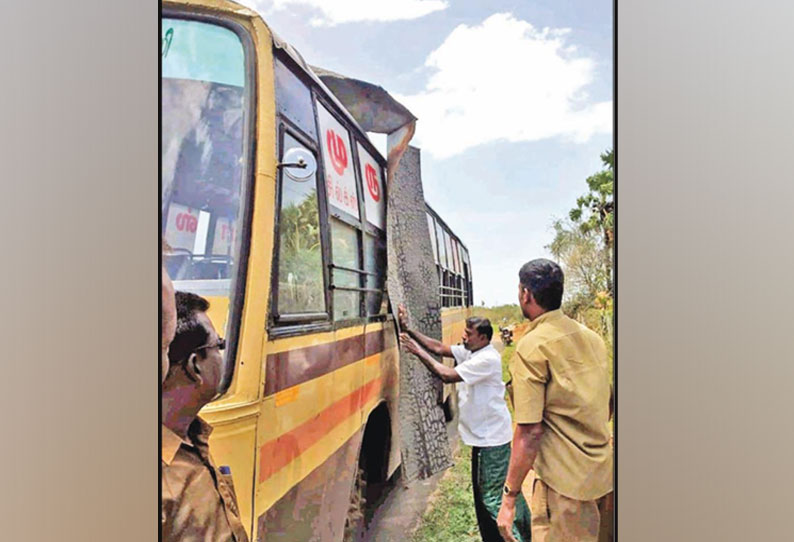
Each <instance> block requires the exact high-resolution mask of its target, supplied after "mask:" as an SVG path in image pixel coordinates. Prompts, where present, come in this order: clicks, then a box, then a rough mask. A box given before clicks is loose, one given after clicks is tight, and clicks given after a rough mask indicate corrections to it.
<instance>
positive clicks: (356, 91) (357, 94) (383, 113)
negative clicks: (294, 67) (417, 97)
mask: <svg viewBox="0 0 794 542" xmlns="http://www.w3.org/2000/svg"><path fill="white" fill-rule="evenodd" d="M311 69H312V71H313V72H314V73H315V74H317V76H318V77H319V78H320V79H321V80H322V82H323V83H325V85H326V86H327V87H328V88H329V89H331V92H333V93H334V95H335V96H336V97H337V98H338V99H339V101H340V102H342V104H343V105H344V106H345V107H346V108H347V110H348V111H350V114H351V115H353V117H355V119H356V121H357V122H358V124H359V125H360V126H361V127H362V128H363V129H364V130H365V131H367V132H375V133H378V134H390V133H392V132H394V131H395V130H398V129H399V128H401V127H403V126H405V125H406V124H408V123H409V122H411V121H415V120H416V117H414V116H413V114H412V113H411V112H410V111H408V108H406V107H405V106H404V105H403V104H401V103H400V102H398V101H397V100H395V99H394V98H392V97H391V95H390V94H389V93H388V92H386V90H384V89H383V87H379V86H378V85H374V84H372V83H368V82H366V81H361V80H359V79H353V78H351V77H345V76H344V75H340V74H338V73H334V72H332V71H330V70H326V69H324V68H319V67H317V66H311Z"/></svg>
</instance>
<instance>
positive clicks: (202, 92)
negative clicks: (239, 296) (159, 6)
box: [161, 19, 250, 386]
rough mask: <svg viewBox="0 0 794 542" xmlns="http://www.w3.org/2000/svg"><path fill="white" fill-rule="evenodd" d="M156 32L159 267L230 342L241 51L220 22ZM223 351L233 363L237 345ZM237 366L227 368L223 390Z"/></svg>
mask: <svg viewBox="0 0 794 542" xmlns="http://www.w3.org/2000/svg"><path fill="white" fill-rule="evenodd" d="M162 32H163V38H164V40H166V41H164V43H168V46H167V47H165V48H164V49H163V50H162V52H161V58H162V102H161V103H162V130H161V134H162V147H161V152H162V155H161V160H162V162H161V163H162V170H161V171H162V193H161V198H162V200H161V201H162V224H161V232H162V236H163V240H164V244H165V245H166V246H165V247H164V248H165V251H164V252H165V254H166V256H165V261H164V263H165V266H166V268H167V270H168V273H169V275H170V276H171V277H172V279H173V280H174V286H175V288H176V289H177V290H186V291H191V292H194V293H196V294H199V295H202V296H204V297H207V298H209V300H210V305H211V306H210V317H211V318H212V319H213V322H214V324H215V326H216V328H217V329H218V333H219V334H221V335H225V336H226V337H228V338H229V339H230V342H231V343H232V344H234V337H232V329H233V326H232V324H231V319H232V318H230V316H231V314H230V310H231V309H230V308H229V307H234V306H235V300H234V299H233V297H234V295H235V286H234V283H235V279H236V278H237V275H238V267H239V262H240V256H241V242H240V236H239V232H240V229H241V226H242V220H243V218H242V217H243V207H244V206H243V201H244V198H243V196H242V194H243V193H244V191H245V185H246V183H245V178H246V177H247V175H248V172H249V162H250V155H249V152H248V147H249V139H248V135H247V134H248V129H247V125H248V123H249V122H250V121H249V118H250V111H249V107H250V96H249V92H250V89H249V88H248V84H247V77H246V75H247V74H246V58H245V56H246V55H245V50H244V48H243V43H242V41H241V39H240V37H239V36H238V35H237V34H236V33H235V32H233V31H232V30H229V29H228V28H225V27H222V26H220V25H216V24H210V23H204V22H198V21H190V20H180V19H163V21H162ZM224 329H225V332H224ZM226 351H227V352H228V354H227V356H228V357H232V356H233V353H234V348H233V347H231V348H228V349H227V350H226ZM233 368H234V364H233V363H227V368H226V369H225V373H224V379H225V380H224V383H223V385H224V386H228V384H229V382H230V379H231V372H232V371H233Z"/></svg>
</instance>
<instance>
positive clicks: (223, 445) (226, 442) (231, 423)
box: [202, 409, 257, 533]
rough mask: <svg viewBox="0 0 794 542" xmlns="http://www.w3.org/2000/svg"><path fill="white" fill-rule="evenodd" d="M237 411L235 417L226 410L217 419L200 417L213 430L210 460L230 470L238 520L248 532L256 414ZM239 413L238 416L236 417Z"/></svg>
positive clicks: (250, 511)
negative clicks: (239, 519)
mask: <svg viewBox="0 0 794 542" xmlns="http://www.w3.org/2000/svg"><path fill="white" fill-rule="evenodd" d="M241 410H242V411H243V412H238V413H236V414H237V415H238V416H237V417H234V418H231V417H230V415H234V414H232V413H231V412H229V411H224V412H222V413H220V414H221V416H217V415H212V414H209V415H203V414H202V416H203V417H204V418H206V421H207V422H208V423H210V424H211V425H212V428H213V431H212V434H211V435H210V439H209V445H210V450H211V453H212V458H213V460H214V461H215V462H216V464H217V465H218V467H221V466H228V467H229V468H230V470H231V479H232V480H233V482H232V484H233V486H234V490H235V494H236V495H237V504H238V506H239V507H240V511H239V512H240V518H241V519H242V521H243V525H244V526H245V528H246V530H247V531H248V532H249V533H250V532H251V528H252V520H253V503H252V502H251V496H252V495H253V493H254V485H253V482H254V477H253V473H252V465H253V464H254V461H255V458H254V450H255V448H256V426H257V423H256V422H257V413H256V411H255V410H251V409H241ZM249 411H250V412H249ZM240 414H242V416H239V415H240Z"/></svg>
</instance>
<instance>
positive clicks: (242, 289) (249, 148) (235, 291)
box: [157, 8, 259, 401]
mask: <svg viewBox="0 0 794 542" xmlns="http://www.w3.org/2000/svg"><path fill="white" fill-rule="evenodd" d="M165 19H178V20H182V21H195V22H200V23H206V24H214V25H217V26H220V27H223V28H226V29H228V30H230V31H232V32H234V33H235V35H236V36H237V38H238V39H239V40H240V43H241V45H242V47H243V55H244V60H243V62H244V63H245V89H244V93H243V115H244V116H243V118H244V122H245V127H244V129H243V137H244V138H246V141H247V144H245V143H244V144H243V157H244V160H243V170H242V173H241V176H240V177H241V179H240V206H241V208H240V210H239V213H240V214H239V217H240V226H239V230H238V233H237V239H235V244H236V245H237V246H236V247H235V248H236V249H238V250H239V251H238V253H237V254H238V262H237V269H236V270H235V273H234V277H233V278H232V283H231V286H230V288H229V295H230V297H231V296H233V297H232V298H231V299H230V303H229V314H228V315H227V317H226V321H227V326H228V330H229V332H228V333H226V332H225V330H221V331H219V333H225V334H226V335H227V337H226V349H225V355H226V358H225V361H226V362H229V361H230V360H232V361H233V363H231V364H230V367H231V369H230V372H229V373H228V374H227V373H224V374H223V375H222V377H221V378H222V380H221V389H222V393H220V394H219V395H218V397H216V398H215V401H217V400H219V399H223V398H226V397H228V396H229V393H230V392H231V393H232V394H234V389H233V388H234V384H235V381H236V377H237V366H238V365H239V364H240V362H241V360H240V358H239V356H240V329H241V327H242V318H243V309H244V307H245V295H246V292H247V288H246V285H247V282H248V261H249V255H250V250H251V229H252V220H253V214H254V191H255V190H254V182H255V179H256V169H257V153H256V148H257V142H258V138H257V131H256V130H257V124H258V123H257V122H256V121H257V116H258V112H257V106H258V104H259V102H258V96H259V85H258V84H257V81H258V77H257V73H258V70H257V55H256V47H255V46H254V40H253V36H251V33H250V32H249V31H248V29H246V28H245V26H244V25H242V24H241V23H239V22H237V21H235V20H233V19H232V18H230V17H228V16H223V15H216V14H210V13H195V12H191V11H187V10H182V9H175V8H167V9H162V10H161V13H160V26H161V27H162V24H163V21H164V20H165ZM162 61H163V58H162V54H160V55H158V57H157V67H158V72H159V75H160V77H159V80H158V92H159V94H160V95H161V99H160V100H159V103H158V111H159V119H160V120H159V123H158V126H159V125H161V124H162V82H163V70H162ZM157 139H158V146H159V147H160V149H161V150H160V154H158V165H160V162H161V160H162V127H161V126H160V129H159V130H158V134H157ZM158 169H161V167H158ZM157 185H158V191H159V196H158V198H159V200H160V205H159V209H158V217H159V220H160V226H159V227H160V228H161V227H162V223H163V201H162V194H163V178H162V171H160V174H159V175H158V177H157ZM160 238H161V242H162V235H160ZM160 259H162V247H161V250H160ZM161 263H162V262H161Z"/></svg>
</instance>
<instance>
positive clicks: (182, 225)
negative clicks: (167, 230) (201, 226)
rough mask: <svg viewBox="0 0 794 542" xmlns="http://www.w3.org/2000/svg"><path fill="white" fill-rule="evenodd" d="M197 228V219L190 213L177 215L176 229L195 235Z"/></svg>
mask: <svg viewBox="0 0 794 542" xmlns="http://www.w3.org/2000/svg"><path fill="white" fill-rule="evenodd" d="M197 228H198V218H196V217H195V216H193V215H191V214H190V213H179V214H178V215H176V229H177V230H179V231H188V232H190V233H196V229H197Z"/></svg>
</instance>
